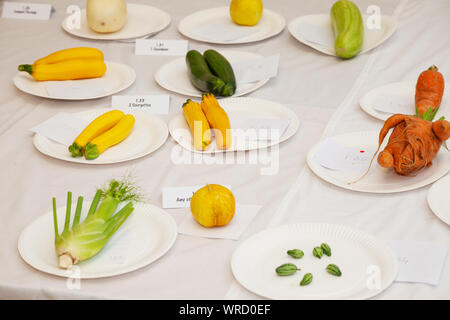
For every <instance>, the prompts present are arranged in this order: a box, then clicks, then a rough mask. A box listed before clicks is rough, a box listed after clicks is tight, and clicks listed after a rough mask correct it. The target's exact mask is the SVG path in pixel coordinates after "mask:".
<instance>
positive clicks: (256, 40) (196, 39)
mask: <svg viewBox="0 0 450 320" xmlns="http://www.w3.org/2000/svg"><path fill="white" fill-rule="evenodd" d="M219 9H221V10H227V11H228V10H229V7H227V6H221V7H213V8H206V9H202V10H198V11H194V12H192V13H190V14H188V15H187V16H185V17H183V18H182V19H181V20H180V22H179V23H178V26H177V30H178V32H179V33H180V34H182V35H183V36H185V37H186V38H189V39H192V40H195V41H199V42H203V43H211V44H220V45H229V44H231V45H232V44H245V43H254V42H259V41H264V40H267V39H270V38H273V37H275V36H277V35H279V34H280V33H282V32H283V30H284V29H285V28H286V19H285V18H284V17H283V16H282V15H281V14H279V13H277V12H275V11H273V10H270V9H266V8H263V14H264V12H266V13H267V12H269V14H270V15H272V16H276V17H277V19H278V20H279V21H280V22H281V23H280V27H279V30H276V31H275V32H272V33H270V35H266V36H264V37H262V38H260V39H254V40H237V41H212V40H207V39H201V38H199V37H196V36H195V35H194V36H193V35H189V34H187V33H185V32H183V31H182V30H181V25H182V23H186V21H185V20H186V19H187V18H191V16H192V15H194V14H198V13H200V12H203V11H210V10H211V11H213V10H217V11H219Z"/></svg>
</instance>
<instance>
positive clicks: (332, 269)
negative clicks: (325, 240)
mask: <svg viewBox="0 0 450 320" xmlns="http://www.w3.org/2000/svg"><path fill="white" fill-rule="evenodd" d="M327 272H328V273H329V274H332V275H333V276H336V277H340V276H341V275H342V272H341V270H340V269H339V267H338V266H337V265H335V264H332V263H331V264H329V265H328V266H327Z"/></svg>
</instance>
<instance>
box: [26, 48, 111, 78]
mask: <svg viewBox="0 0 450 320" xmlns="http://www.w3.org/2000/svg"><path fill="white" fill-rule="evenodd" d="M18 69H19V71H25V72H28V73H29V74H30V75H31V76H32V77H33V78H34V79H35V80H37V81H48V80H54V81H56V80H76V79H88V78H99V77H102V76H103V75H104V74H105V72H106V64H105V62H104V61H103V52H101V51H100V50H99V49H96V48H89V47H78V48H70V49H64V50H60V51H56V52H54V53H52V54H50V55H48V56H46V57H44V58H41V59H38V60H36V61H35V62H34V63H33V64H21V65H19V67H18Z"/></svg>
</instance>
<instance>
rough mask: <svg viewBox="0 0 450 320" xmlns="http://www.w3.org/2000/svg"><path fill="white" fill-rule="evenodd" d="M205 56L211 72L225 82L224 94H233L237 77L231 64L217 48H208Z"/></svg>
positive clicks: (226, 95) (227, 95)
mask: <svg viewBox="0 0 450 320" xmlns="http://www.w3.org/2000/svg"><path fill="white" fill-rule="evenodd" d="M203 57H204V58H205V60H206V63H207V64H208V66H209V68H210V69H211V72H212V73H213V74H214V75H215V76H217V77H219V78H220V79H222V80H223V82H225V86H224V87H223V90H222V96H224V97H229V96H232V95H233V94H234V93H235V92H236V77H235V76H234V72H233V68H232V67H231V64H230V63H229V62H228V60H227V59H226V58H225V57H224V56H223V55H221V54H220V53H219V52H217V51H216V50H212V49H209V50H206V51H205V52H203Z"/></svg>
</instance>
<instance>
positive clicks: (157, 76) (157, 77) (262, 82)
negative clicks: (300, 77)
mask: <svg viewBox="0 0 450 320" xmlns="http://www.w3.org/2000/svg"><path fill="white" fill-rule="evenodd" d="M219 51H220V52H225V54H226V53H227V52H228V53H230V52H232V53H233V54H242V53H244V54H252V55H255V56H258V58H264V56H263V55H260V54H258V53H254V52H248V51H240V50H228V49H225V50H219ZM181 59H184V57H178V58H174V59H172V60H170V61H168V62H167V63H165V64H163V65H162V66H160V67H159V68H158V70H156V72H155V73H154V75H153V78H154V80H155V82H156V83H157V84H158V85H159V86H160V87H161V88H163V89H164V90H167V91H169V92H173V93H176V94H179V95H182V96H187V97H195V98H201V97H202V92H201V91H200V90H198V89H196V88H194V89H196V90H198V92H199V93H198V94H196V95H192V94H191V93H188V92H187V91H175V90H172V89H169V88H168V87H167V86H165V85H164V81H162V80H161V79H162V77H161V73H162V69H163V68H164V67H167V66H168V65H170V64H175V62H176V61H178V60H181ZM270 79H271V78H266V79H263V80H260V81H257V82H254V87H253V88H251V89H249V90H246V91H243V92H241V93H239V94H234V95H232V96H231V97H232V98H236V97H242V96H245V95H247V94H249V93H252V92H254V91H256V90H258V89H260V88H261V87H263V86H264V85H265V84H266V83H267V82H269V81H270ZM238 85H239V84H238ZM226 98H230V97H220V99H226Z"/></svg>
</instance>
